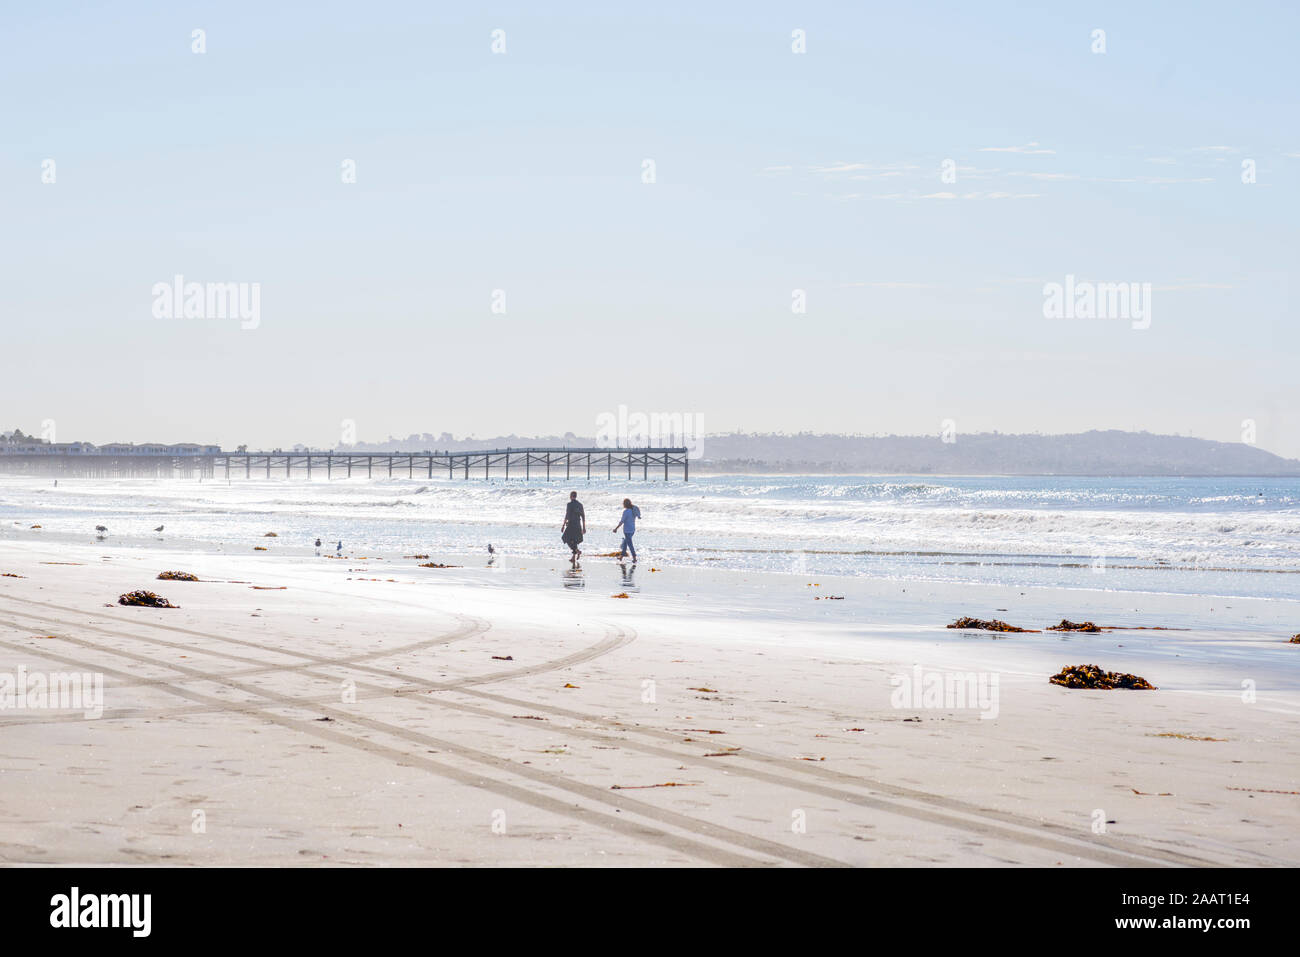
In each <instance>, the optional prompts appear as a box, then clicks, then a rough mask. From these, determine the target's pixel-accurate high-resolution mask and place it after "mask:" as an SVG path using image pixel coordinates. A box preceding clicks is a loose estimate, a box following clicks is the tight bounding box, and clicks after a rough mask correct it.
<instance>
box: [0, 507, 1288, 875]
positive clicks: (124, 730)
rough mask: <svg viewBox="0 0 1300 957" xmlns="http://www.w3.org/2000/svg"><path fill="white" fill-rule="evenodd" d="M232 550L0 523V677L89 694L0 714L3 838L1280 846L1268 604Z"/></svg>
mask: <svg viewBox="0 0 1300 957" xmlns="http://www.w3.org/2000/svg"><path fill="white" fill-rule="evenodd" d="M24 536H25V537H24ZM255 544H262V543H261V542H249V543H247V545H246V550H243V549H244V548H245V546H242V545H241V546H239V548H238V549H237V548H236V547H234V546H231V547H228V548H226V549H224V550H223V553H217V552H215V551H212V550H206V551H194V550H191V549H184V550H180V549H176V550H174V549H173V547H172V546H168V545H167V544H166V543H165V542H159V543H157V544H154V545H137V546H134V547H130V548H126V547H119V546H116V545H114V544H113V543H111V542H93V541H91V542H85V543H76V542H68V541H54V540H52V539H41V537H40V535H39V534H38V533H36V532H28V531H27V530H26V529H23V530H20V531H13V530H11V531H10V532H9V533H8V534H7V535H6V537H5V542H4V551H3V558H2V559H0V565H3V567H0V572H4V573H7V574H6V576H5V577H2V578H0V673H6V672H7V673H10V674H13V673H15V672H16V670H17V669H19V668H20V667H21V668H22V669H24V670H25V673H26V674H27V675H32V674H37V673H42V674H50V673H55V672H70V671H75V672H81V673H94V674H100V675H102V676H103V679H102V680H103V701H102V714H100V715H99V716H98V717H87V715H86V714H85V713H83V710H77V709H73V708H44V707H37V708H32V707H10V708H6V709H5V710H0V725H2V726H3V731H4V760H3V762H0V861H3V862H5V863H8V864H51V865H56V864H92V865H99V864H176V865H191V864H193V865H221V864H233V865H323V864H325V865H488V866H497V865H611V866H641V865H656V866H658V865H669V866H701V865H727V866H737V865H740V866H779V865H794V866H837V865H846V866H885V865H892V866H936V865H949V866H998V865H1034V866H1062V867H1095V866H1151V865H1156V866H1163V865H1168V866H1206V865H1235V866H1277V865H1295V864H1297V863H1300V795H1298V794H1297V792H1300V744H1298V743H1297V741H1298V736H1297V733H1296V732H1297V730H1298V728H1300V722H1298V721H1297V716H1298V715H1300V666H1297V661H1300V649H1298V648H1297V646H1295V645H1289V644H1288V643H1287V638H1288V637H1289V636H1290V635H1291V634H1294V633H1295V631H1297V630H1300V626H1298V625H1297V623H1296V621H1295V620H1294V602H1288V601H1279V600H1267V599H1228V600H1226V602H1225V600H1223V599H1220V598H1214V597H1188V596H1167V595H1157V594H1141V593H1132V592H1127V593H1113V592H1103V591H1078V590H1066V589H1044V588H1040V589H1026V588H1017V587H1014V586H1013V587H1000V586H993V585H988V586H979V585H969V584H968V585H942V584H924V583H923V584H917V583H908V582H903V583H900V582H897V581H882V580H875V579H870V578H843V579H839V578H834V577H829V576H820V577H819V576H812V577H809V576H800V575H797V574H774V573H762V572H736V571H727V570H722V569H701V568H673V567H664V568H658V567H657V566H656V565H655V564H654V561H653V558H650V560H648V561H644V562H643V564H642V565H641V566H640V567H639V568H638V569H637V570H636V571H635V573H634V574H633V575H632V576H631V578H630V580H629V579H628V578H627V577H626V576H625V575H624V574H623V573H622V572H621V571H620V568H619V566H618V564H617V563H616V562H615V561H613V560H612V559H608V558H597V557H591V556H588V557H586V558H584V560H583V562H582V570H581V572H580V573H575V572H574V571H573V570H571V569H570V568H569V565H568V562H567V561H565V560H564V559H563V558H562V557H561V556H559V555H558V554H557V556H556V558H555V560H553V561H548V560H545V559H538V558H536V557H529V558H512V557H511V555H509V554H503V555H500V556H498V557H497V558H496V559H495V560H494V561H493V562H492V564H490V565H489V564H488V563H487V558H488V556H486V555H485V554H480V555H475V556H466V555H459V556H458V555H437V554H435V555H431V556H430V557H429V559H416V558H411V557H404V556H403V555H402V554H400V553H389V552H386V553H382V554H364V555H363V554H354V555H349V554H347V553H346V552H345V557H343V558H341V559H337V558H333V557H317V556H315V555H314V554H312V553H311V551H310V550H306V551H305V552H304V550H302V549H297V550H295V549H292V548H289V547H287V546H280V545H279V544H277V543H275V542H274V541H270V542H267V543H266V546H267V548H268V551H266V552H255V551H253V546H254V545H255ZM557 545H558V543H557ZM232 552H238V553H236V554H232ZM408 554H409V553H408ZM426 560H432V561H435V562H441V563H445V564H450V565H456V566H460V567H454V568H422V567H419V565H420V563H421V562H422V561H426ZM164 570H183V571H188V572H192V573H194V574H196V575H197V576H199V578H200V579H202V580H201V581H199V582H169V581H157V580H156V576H157V575H158V573H159V572H162V571H164ZM13 576H19V577H13ZM135 589H149V590H152V591H156V592H158V593H159V594H161V595H164V596H165V597H167V598H168V599H170V600H171V601H172V602H173V603H175V604H177V605H179V606H180V607H179V608H178V609H154V608H138V607H124V606H121V605H118V604H117V603H116V600H117V597H118V595H120V594H122V593H124V592H127V591H131V590H135ZM621 595H626V597H615V596H621ZM832 596H834V597H832ZM962 615H975V616H978V617H983V618H991V617H996V618H1000V619H1003V620H1006V621H1009V622H1012V623H1014V624H1017V625H1021V626H1024V627H1032V628H1043V627H1044V626H1046V625H1049V624H1053V623H1055V622H1056V621H1059V620H1060V619H1061V618H1062V617H1069V618H1071V619H1072V620H1076V621H1078V620H1085V619H1087V620H1093V621H1096V622H1097V623H1098V624H1104V625H1125V626H1148V627H1151V626H1164V627H1169V628H1177V629H1187V630H1180V631H1151V630H1115V631H1107V632H1103V633H1101V634H1097V635H1084V634H1061V633H1054V632H1046V631H1044V632H1042V633H1039V634H1013V635H1006V636H1003V635H994V634H992V633H987V632H971V631H960V630H951V629H947V628H945V627H944V626H945V625H946V624H948V623H949V622H951V621H953V620H954V619H955V618H957V617H959V616H962ZM1289 619H1290V620H1289ZM1225 648H1227V649H1228V650H1225ZM1083 663H1095V664H1097V665H1100V666H1102V667H1103V668H1106V669H1109V670H1116V671H1126V672H1133V673H1136V674H1139V675H1142V676H1143V677H1146V678H1147V679H1149V680H1150V681H1151V682H1152V683H1153V684H1154V685H1156V686H1157V689H1158V690H1155V691H1080V690H1068V689H1065V688H1061V687H1057V686H1055V685H1052V684H1049V682H1048V680H1047V679H1048V676H1049V675H1050V674H1053V673H1055V672H1056V671H1057V670H1059V669H1060V668H1061V667H1062V666H1064V665H1074V664H1083ZM957 674H960V675H968V674H969V675H973V676H976V677H979V679H980V680H981V681H983V682H984V684H983V685H981V687H983V688H984V690H985V691H989V690H990V689H991V690H992V692H993V697H992V698H991V699H989V700H984V701H983V702H982V704H981V705H980V706H977V707H972V706H969V705H970V704H971V702H969V701H966V702H962V701H958V702H956V703H955V704H954V702H953V700H951V699H944V700H940V701H937V702H936V701H929V700H925V699H924V696H922V695H920V694H917V695H914V696H912V697H910V698H907V697H904V698H903V700H901V701H900V695H908V694H910V693H911V690H912V689H913V688H914V687H915V689H917V690H919V689H921V688H922V686H923V685H924V682H925V681H926V680H928V679H929V677H930V676H933V675H940V676H945V675H949V676H950V675H957Z"/></svg>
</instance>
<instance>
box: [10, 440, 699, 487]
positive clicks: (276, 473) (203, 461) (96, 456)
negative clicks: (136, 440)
mask: <svg viewBox="0 0 1300 957" xmlns="http://www.w3.org/2000/svg"><path fill="white" fill-rule="evenodd" d="M0 471H4V472H22V473H29V474H30V473H36V474H41V475H53V476H56V477H57V476H60V475H67V476H80V477H93V478H150V477H152V478H225V479H236V478H250V479H251V478H261V479H269V478H295V477H296V478H307V479H315V478H317V477H319V476H321V475H323V476H324V477H325V478H327V479H332V478H359V477H363V476H364V477H365V478H376V477H380V478H391V477H393V476H397V477H399V478H402V477H405V478H417V477H418V478H429V479H432V478H447V479H460V480H463V481H469V480H473V479H511V478H513V479H522V480H524V481H531V480H534V479H537V480H545V481H559V480H563V481H574V480H579V479H581V480H584V481H591V480H593V479H594V480H604V481H613V480H615V479H618V480H620V481H629V482H630V481H638V480H639V481H650V480H652V479H654V480H658V479H662V480H663V481H665V482H667V481H671V480H672V479H673V478H675V477H680V478H681V480H682V481H683V482H688V481H690V477H691V466H690V460H689V458H688V456H687V450H686V449H685V448H640V449H581V448H575V449H567V448H550V449H547V448H526V449H491V450H482V451H463V452H427V451H426V452H216V453H203V454H194V455H159V454H154V453H140V454H132V453H112V454H109V453H95V452H82V453H78V454H67V455H64V454H58V453H39V454H3V455H0Z"/></svg>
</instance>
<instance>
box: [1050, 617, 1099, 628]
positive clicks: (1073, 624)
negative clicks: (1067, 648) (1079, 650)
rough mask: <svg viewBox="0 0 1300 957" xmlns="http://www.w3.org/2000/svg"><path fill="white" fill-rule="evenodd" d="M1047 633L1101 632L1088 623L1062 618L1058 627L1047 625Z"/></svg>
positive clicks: (1095, 626)
mask: <svg viewBox="0 0 1300 957" xmlns="http://www.w3.org/2000/svg"><path fill="white" fill-rule="evenodd" d="M1047 630H1048V631H1101V628H1099V627H1098V626H1097V625H1094V624H1093V623H1092V622H1090V621H1070V619H1068V618H1062V619H1061V623H1060V624H1059V625H1048V626H1047Z"/></svg>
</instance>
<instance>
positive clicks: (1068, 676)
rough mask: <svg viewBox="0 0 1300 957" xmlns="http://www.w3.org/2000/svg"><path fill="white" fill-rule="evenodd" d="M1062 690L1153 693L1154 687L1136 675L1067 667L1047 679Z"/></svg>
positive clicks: (1081, 666) (1082, 666) (1093, 667)
mask: <svg viewBox="0 0 1300 957" xmlns="http://www.w3.org/2000/svg"><path fill="white" fill-rule="evenodd" d="M1047 680H1048V681H1050V682H1051V683H1052V684H1054V685H1060V686H1061V687H1062V688H1097V689H1100V690H1102V691H1110V690H1112V689H1114V688H1129V689H1132V690H1134V691H1155V690H1156V686H1155V685H1153V684H1152V683H1151V682H1149V681H1147V679H1146V678H1139V677H1138V676H1137V675H1129V674H1123V673H1121V672H1118V671H1103V670H1102V669H1101V668H1099V667H1098V666H1097V665H1067V666H1065V667H1064V668H1062V669H1061V673H1060V674H1056V675H1052V676H1051V677H1050V678H1048V679H1047Z"/></svg>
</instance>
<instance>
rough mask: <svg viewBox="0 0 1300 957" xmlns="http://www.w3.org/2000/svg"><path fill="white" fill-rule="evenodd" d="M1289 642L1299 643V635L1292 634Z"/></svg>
mask: <svg viewBox="0 0 1300 957" xmlns="http://www.w3.org/2000/svg"><path fill="white" fill-rule="evenodd" d="M1291 644H1293V645H1300V635H1295V636H1293V637H1292V638H1291Z"/></svg>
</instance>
